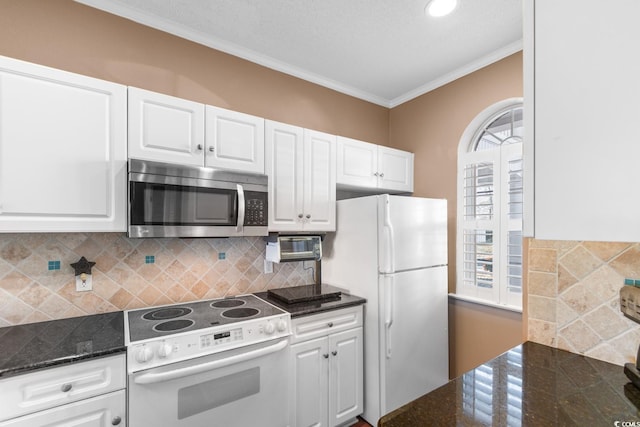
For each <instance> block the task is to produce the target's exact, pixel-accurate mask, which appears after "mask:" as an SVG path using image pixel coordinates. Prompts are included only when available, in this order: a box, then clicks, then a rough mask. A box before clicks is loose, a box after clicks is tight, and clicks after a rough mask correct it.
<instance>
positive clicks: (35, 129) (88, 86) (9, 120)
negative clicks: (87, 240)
mask: <svg viewBox="0 0 640 427" xmlns="http://www.w3.org/2000/svg"><path fill="white" fill-rule="evenodd" d="M126 143H127V89H126V87H125V86H122V85H119V84H115V83H111V82H106V81H103V80H98V79H94V78H90V77H86V76H81V75H78V74H73V73H68V72H65V71H60V70H55V69H52V68H48V67H43V66H40V65H35V64H31V63H27V62H23V61H18V60H14V59H10V58H5V57H0V231H2V232H38V231H44V232H47V231H51V232H58V231H125V229H126V206H125V205H126V178H127V177H126V157H127V146H126Z"/></svg>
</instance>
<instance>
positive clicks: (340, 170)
mask: <svg viewBox="0 0 640 427" xmlns="http://www.w3.org/2000/svg"><path fill="white" fill-rule="evenodd" d="M337 148H338V152H337V172H336V183H337V184H338V185H340V186H341V187H343V188H352V187H355V188H371V189H374V188H377V186H378V146H377V145H375V144H370V143H368V142H364V141H358V140H355V139H351V138H345V137H342V136H339V137H338V138H337Z"/></svg>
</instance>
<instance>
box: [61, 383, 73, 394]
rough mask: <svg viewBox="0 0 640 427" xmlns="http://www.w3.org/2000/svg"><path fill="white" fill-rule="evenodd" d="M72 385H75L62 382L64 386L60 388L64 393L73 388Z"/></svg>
mask: <svg viewBox="0 0 640 427" xmlns="http://www.w3.org/2000/svg"><path fill="white" fill-rule="evenodd" d="M71 387H73V385H71V384H62V387H60V390H62V391H63V392H64V393H66V392H68V391H69V390H71Z"/></svg>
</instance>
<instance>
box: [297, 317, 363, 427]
mask: <svg viewBox="0 0 640 427" xmlns="http://www.w3.org/2000/svg"><path fill="white" fill-rule="evenodd" d="M293 325H294V327H293V329H294V336H293V338H292V343H293V344H292V346H291V367H292V372H293V374H292V376H291V386H290V387H289V392H290V402H291V419H290V424H291V425H292V426H294V427H308V426H317V427H326V426H340V425H345V424H347V423H349V422H351V421H353V420H354V419H355V417H356V416H358V415H360V414H361V413H362V410H363V377H362V373H363V363H362V361H363V355H362V351H363V350H362V348H363V347H362V307H361V306H360V307H354V308H349V309H343V310H336V311H333V312H328V313H322V314H318V315H311V316H306V317H301V318H297V319H294V320H293ZM311 336H315V338H311V339H309V338H310V337H311Z"/></svg>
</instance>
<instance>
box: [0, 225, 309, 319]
mask: <svg viewBox="0 0 640 427" xmlns="http://www.w3.org/2000/svg"><path fill="white" fill-rule="evenodd" d="M264 252H265V242H264V240H263V239H262V238H261V237H248V238H227V239H224V238H219V239H128V238H127V237H126V236H125V235H124V234H121V233H60V234H48V233H47V234H43V233H39V234H2V235H0V327H2V326H8V325H16V324H23V323H31V322H38V321H43V320H50V319H59V318H66V317H74V316H83V315H86V314H95V313H104V312H110V311H117V310H125V309H133V308H140V307H147V306H154V305H161V304H171V303H176V302H184V301H191V300H198V299H207V298H221V297H224V296H230V295H239V294H244V293H252V292H258V291H263V290H266V289H271V288H280V287H289V286H297V285H303V284H308V283H311V282H312V280H313V274H312V270H311V269H305V267H312V266H313V263H305V265H303V263H302V262H294V263H286V264H274V266H273V273H271V274H264V273H263V269H264V267H263V261H264ZM81 256H84V257H85V258H87V259H88V260H89V261H94V262H95V263H96V264H95V266H94V267H93V270H92V281H93V291H88V292H77V291H76V288H75V276H74V270H73V268H72V267H71V266H70V264H71V263H74V262H76V261H78V260H79V259H80V257H81Z"/></svg>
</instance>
